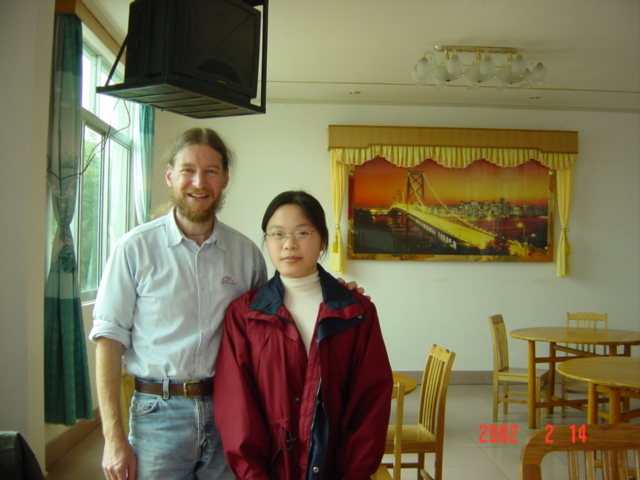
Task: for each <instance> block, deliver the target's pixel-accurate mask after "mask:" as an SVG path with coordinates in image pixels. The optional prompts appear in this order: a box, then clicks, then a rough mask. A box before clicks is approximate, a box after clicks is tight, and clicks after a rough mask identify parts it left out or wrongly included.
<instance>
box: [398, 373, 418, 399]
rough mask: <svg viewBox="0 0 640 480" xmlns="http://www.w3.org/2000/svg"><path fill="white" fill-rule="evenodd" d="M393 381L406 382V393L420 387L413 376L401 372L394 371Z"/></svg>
mask: <svg viewBox="0 0 640 480" xmlns="http://www.w3.org/2000/svg"><path fill="white" fill-rule="evenodd" d="M393 382H394V383H396V382H403V383H404V394H405V395H407V394H408V393H411V392H413V391H414V390H415V389H416V388H418V382H416V381H415V380H414V379H413V378H412V377H410V376H409V375H406V374H404V373H400V372H393Z"/></svg>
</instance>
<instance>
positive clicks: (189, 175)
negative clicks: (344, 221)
mask: <svg viewBox="0 0 640 480" xmlns="http://www.w3.org/2000/svg"><path fill="white" fill-rule="evenodd" d="M231 157H232V155H231V153H230V151H229V149H228V148H227V146H226V145H225V144H224V142H223V141H222V139H221V138H220V137H219V136H218V135H217V134H216V132H214V131H213V130H211V129H208V128H194V129H190V130H187V131H186V132H184V133H183V134H182V135H181V136H180V137H178V138H177V139H176V140H175V141H174V143H173V144H172V146H171V147H170V148H169V150H168V153H167V157H166V159H167V167H166V181H167V185H168V186H169V197H170V199H171V204H172V208H171V210H170V211H169V213H167V214H166V215H165V216H162V217H160V218H157V219H155V220H153V221H151V222H149V223H147V224H144V225H140V226H138V227H136V228H134V229H133V230H131V231H130V232H129V233H127V234H126V235H124V236H123V237H122V238H121V239H120V240H119V241H118V243H117V245H116V246H115V248H114V251H113V253H112V255H111V257H110V258H109V261H108V262H107V265H106V268H105V271H104V274H103V276H102V279H101V282H100V288H99V289H98V295H97V298H96V303H95V308H94V311H93V318H94V321H93V328H92V330H91V333H90V334H89V338H90V339H91V340H92V341H94V342H96V344H97V349H96V378H97V387H98V401H99V404H100V411H101V415H102V426H103V427H102V428H103V433H104V438H105V448H104V455H103V460H102V467H103V470H104V473H105V476H106V478H107V479H108V480H121V479H136V478H137V479H139V480H147V479H204V478H206V479H212V480H215V479H218V478H233V476H232V475H231V473H230V471H229V470H228V467H227V464H226V462H225V459H224V452H223V449H222V445H221V442H220V438H219V435H218V432H217V431H216V429H215V426H214V423H213V412H214V406H213V399H212V391H213V390H212V388H213V387H212V379H213V375H214V373H215V363H216V358H217V355H218V348H219V345H220V338H221V333H222V319H223V316H224V313H225V311H226V309H227V307H228V306H229V304H230V303H231V302H232V301H233V300H235V299H236V298H237V297H239V296H240V295H242V294H243V293H245V292H247V291H249V290H251V289H253V288H255V287H258V286H260V285H262V284H263V283H264V282H265V281H266V279H267V270H266V265H265V261H264V258H263V256H262V254H261V252H260V250H259V249H258V247H257V246H256V245H255V244H254V243H253V242H252V241H251V240H249V239H248V238H247V237H246V236H244V235H242V234H241V233H240V232H238V231H236V230H234V229H232V228H231V227H229V226H227V225H225V224H223V223H222V222H220V221H219V220H218V219H217V218H216V213H217V211H218V210H219V208H220V206H221V204H222V199H223V194H224V189H225V188H226V187H227V185H228V183H229V168H230V162H231V161H232V158H231ZM123 353H124V356H125V358H126V369H127V372H128V373H129V374H131V375H133V376H135V378H136V382H135V389H136V391H135V394H134V397H133V399H132V402H131V409H130V433H129V436H128V438H127V436H126V434H125V432H124V429H123V426H122V416H121V411H120V380H121V358H122V355H123Z"/></svg>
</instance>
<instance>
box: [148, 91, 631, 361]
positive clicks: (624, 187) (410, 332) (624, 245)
mask: <svg viewBox="0 0 640 480" xmlns="http://www.w3.org/2000/svg"><path fill="white" fill-rule="evenodd" d="M443 94H446V92H443ZM330 124H345V125H346V124H353V125H404V126H439V127H471V128H517V129H546V130H577V131H578V132H579V148H580V154H579V156H578V161H577V163H576V166H575V178H574V196H573V202H574V203H573V205H574V206H573V211H572V218H571V223H570V232H569V238H570V241H571V248H572V262H573V275H572V276H570V277H565V278H557V277H556V273H555V271H556V270H555V268H556V267H555V263H538V264H523V263H467V262H418V261H413V262H393V261H388V262H384V261H373V260H368V261H363V260H358V261H348V263H347V273H346V275H345V277H346V278H348V279H350V280H356V281H357V282H358V284H360V285H362V286H364V287H365V288H366V291H367V293H368V294H370V295H371V297H372V299H373V301H374V302H375V303H376V305H377V307H378V310H379V314H380V318H381V321H382V325H383V329H384V334H385V339H386V342H387V348H388V350H389V354H390V357H391V361H392V365H393V367H394V369H397V370H418V371H419V370H422V368H423V365H424V360H425V356H426V353H427V350H428V348H429V347H430V346H431V344H432V343H438V344H440V345H442V346H444V347H447V348H450V349H453V350H454V351H455V352H456V353H457V357H456V362H455V365H454V370H460V371H477V370H484V371H487V370H491V369H492V357H491V347H490V344H491V343H490V342H491V339H490V332H489V327H488V324H487V317H488V316H489V315H492V314H495V313H502V314H504V316H505V321H506V322H507V328H509V329H515V328H520V327H528V326H535V325H563V324H564V318H565V314H566V312H567V311H598V312H607V313H609V318H610V320H609V321H610V326H611V327H612V328H622V329H632V330H638V329H640V304H639V300H638V296H639V295H638V292H640V258H639V256H640V249H639V240H638V238H639V235H640V231H639V230H640V212H639V210H640V197H639V193H638V190H639V189H638V185H639V184H640V168H639V158H640V140H639V138H638V131H639V126H640V116H639V115H637V114H628V113H596V112H578V111H570V112H564V111H537V110H515V109H487V108H452V107H449V108H447V107H407V106H404V107H398V106H353V105H317V104H313V105H311V104H309V105H307V104H270V105H268V108H267V114H266V115H253V116H246V117H235V118H219V119H210V120H192V119H189V118H187V117H181V116H178V115H174V114H171V113H160V114H158V115H157V125H156V158H160V157H161V154H162V151H163V149H164V148H165V147H166V145H167V144H168V142H169V141H170V140H171V139H173V138H174V137H175V136H176V135H178V134H179V133H181V132H182V131H183V130H185V129H187V128H190V127H192V126H209V127H211V128H214V129H216V130H217V131H218V132H219V133H221V134H222V135H223V136H224V137H225V138H226V139H227V140H228V142H229V143H230V144H231V145H232V147H233V148H234V149H235V151H236V153H237V159H238V162H237V170H236V172H235V174H234V176H233V181H232V183H231V185H230V187H229V188H228V189H227V190H228V194H227V197H228V198H227V202H226V205H225V207H224V209H223V211H222V212H221V214H220V218H221V219H222V220H223V221H225V222H227V223H229V224H230V225H232V226H234V227H236V228H238V229H239V230H240V231H242V232H244V233H246V234H247V235H249V236H250V237H251V238H253V239H254V240H255V241H256V243H258V244H261V232H260V222H261V219H262V214H263V212H264V209H265V208H266V205H267V203H268V202H269V201H270V200H271V199H272V198H273V197H274V196H275V195H276V194H278V193H279V192H281V191H283V190H287V189H293V188H304V189H306V190H308V191H310V192H311V193H313V194H314V195H316V196H317V197H318V199H319V200H320V201H321V202H322V204H323V206H324V208H325V211H326V212H327V214H328V218H331V211H332V209H331V197H330V165H329V152H328V151H327V140H328V133H327V132H328V130H327V127H328V125H330ZM158 163H160V162H158ZM154 182H155V184H154V198H153V203H154V205H157V204H158V203H161V202H163V201H164V200H165V199H166V185H165V183H164V166H163V165H159V164H157V165H156V171H155V174H154ZM329 223H330V225H329V226H330V229H331V230H332V225H331V223H332V221H331V220H330V222H329ZM345 227H346V225H345V224H344V222H343V225H342V228H343V230H344V229H345ZM557 234H558V231H556V235H555V236H556V239H557ZM328 265H329V262H328V261H327V262H325V266H328ZM510 345H511V355H512V360H513V362H514V363H520V364H522V365H524V364H525V363H526V346H525V342H522V341H519V340H515V339H512V340H511V343H510ZM636 353H637V350H636Z"/></svg>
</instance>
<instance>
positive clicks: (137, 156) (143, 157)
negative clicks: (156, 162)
mask: <svg viewBox="0 0 640 480" xmlns="http://www.w3.org/2000/svg"><path fill="white" fill-rule="evenodd" d="M132 105H135V106H136V108H135V109H134V112H136V111H137V115H136V114H135V113H134V115H133V119H134V121H133V125H132V126H133V129H132V130H133V133H132V135H133V152H132V154H133V175H134V176H133V179H134V185H135V189H134V190H135V204H136V219H137V220H138V224H143V223H146V222H148V221H149V213H150V212H149V210H150V208H151V188H150V183H151V175H152V173H153V139H154V125H155V110H154V109H153V108H152V107H149V106H147V105H137V104H132Z"/></svg>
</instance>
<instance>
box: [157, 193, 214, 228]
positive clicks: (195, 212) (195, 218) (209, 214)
mask: <svg viewBox="0 0 640 480" xmlns="http://www.w3.org/2000/svg"><path fill="white" fill-rule="evenodd" d="M188 193H189V192H185V195H187V194H188ZM206 193H208V194H209V195H212V194H211V192H206ZM169 200H170V201H171V204H172V205H173V206H174V207H175V208H176V210H177V211H178V214H179V215H180V216H181V217H183V218H184V219H185V220H188V221H189V222H192V223H205V222H208V221H209V220H211V219H212V218H213V217H215V215H216V213H218V212H219V211H220V210H221V209H222V205H224V192H222V193H221V194H220V197H219V198H218V199H217V200H216V201H215V202H213V203H212V204H211V205H210V206H209V208H207V209H206V210H200V209H193V208H191V207H189V206H188V205H187V204H186V203H185V201H184V197H183V196H182V195H181V194H180V192H176V190H175V189H174V188H170V189H169Z"/></svg>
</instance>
